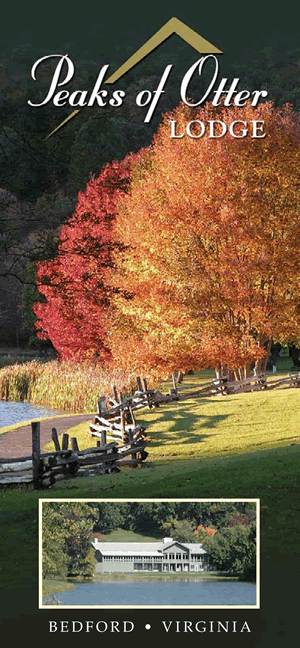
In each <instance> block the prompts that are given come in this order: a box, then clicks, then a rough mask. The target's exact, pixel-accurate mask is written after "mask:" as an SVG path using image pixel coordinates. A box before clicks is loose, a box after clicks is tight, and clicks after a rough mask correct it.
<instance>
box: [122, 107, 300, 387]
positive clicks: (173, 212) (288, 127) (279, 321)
mask: <svg viewBox="0 0 300 648" xmlns="http://www.w3.org/2000/svg"><path fill="white" fill-rule="evenodd" d="M170 119H173V120H176V122H177V133H180V134H181V133H183V132H184V131H185V130H186V126H187V124H188V122H189V121H190V120H191V119H193V120H200V121H202V122H203V123H205V124H207V123H208V121H209V120H215V119H218V120H222V121H223V122H224V123H225V124H226V125H227V126H229V124H230V123H231V122H233V121H235V120H243V121H245V122H247V124H248V125H249V127H251V125H252V121H253V120H261V121H263V122H264V131H265V132H266V136H265V137H264V138H260V139H253V138H251V136H250V135H249V134H248V135H247V136H246V137H241V138H233V137H232V136H231V135H230V134H229V133H228V132H227V133H226V134H225V135H224V136H223V137H220V138H216V139H212V138H209V136H208V133H207V132H206V133H205V135H203V137H201V138H197V139H196V138H191V137H188V136H185V137H183V138H180V139H171V138H170ZM194 132H196V131H194ZM239 134H240V133H239ZM299 144H300V120H299V114H297V113H295V112H294V111H293V110H292V108H291V107H289V106H286V107H284V108H282V109H279V108H278V109H276V108H275V107H274V106H273V105H272V104H271V103H266V104H262V105H260V106H259V107H257V108H253V107H251V105H250V104H249V103H248V104H247V105H246V106H245V107H244V108H243V109H241V108H237V107H234V108H225V107H221V108H214V107H212V106H211V104H207V105H206V106H205V107H204V108H201V109H200V110H198V112H197V114H195V113H192V111H191V110H190V109H188V108H187V107H186V106H183V105H181V106H179V108H178V109H176V110H175V111H174V112H173V113H172V114H168V115H166V116H165V117H164V120H163V123H162V125H161V127H160V129H159V131H158V134H157V136H156V137H155V140H154V143H153V146H152V149H151V150H149V151H148V153H147V154H145V155H144V156H143V158H142V159H141V160H139V162H138V163H137V164H136V165H135V167H134V171H133V174H132V181H131V190H130V193H128V194H127V195H126V196H124V197H122V199H121V200H120V201H119V206H118V214H117V219H116V221H115V226H114V237H115V238H116V239H118V240H121V241H122V242H123V243H124V246H125V247H124V249H123V251H122V253H121V254H117V255H116V256H115V263H116V264H117V266H118V273H117V274H115V275H114V278H113V281H114V282H115V285H118V286H119V287H122V289H123V290H122V292H119V293H117V294H116V296H115V308H116V312H115V319H114V325H113V328H112V329H111V333H110V335H111V337H110V347H111V349H112V352H113V355H114V357H115V359H116V360H117V362H118V363H119V364H121V365H122V364H123V366H124V365H125V366H126V365H128V364H130V366H131V367H132V368H135V369H136V370H140V371H141V370H142V369H144V370H145V369H152V370H153V368H155V367H157V370H159V371H160V372H162V371H163V370H165V371H166V372H168V371H170V370H171V369H174V368H175V367H177V368H178V367H181V368H189V367H192V366H198V367H201V366H202V367H204V366H208V365H210V366H213V367H215V368H216V369H217V370H219V371H222V370H223V369H224V368H225V367H226V368H229V369H230V370H232V371H234V372H235V375H236V376H237V377H243V376H245V375H248V373H249V369H250V364H251V362H256V367H257V369H259V365H260V361H261V359H262V358H263V357H264V356H266V351H267V347H268V346H269V345H270V343H271V340H272V338H276V339H279V340H281V341H286V340H289V339H299V332H300V308H299V304H300V286H299V269H300V212H299V198H300V171H299V169H300V166H299V161H300V160H299V158H300V149H299ZM126 291H127V292H128V293H131V295H133V298H130V299H124V292H126Z"/></svg>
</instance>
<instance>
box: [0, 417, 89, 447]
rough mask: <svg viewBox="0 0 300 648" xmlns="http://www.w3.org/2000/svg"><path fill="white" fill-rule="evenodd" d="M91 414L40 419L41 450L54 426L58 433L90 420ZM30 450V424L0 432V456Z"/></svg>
mask: <svg viewBox="0 0 300 648" xmlns="http://www.w3.org/2000/svg"><path fill="white" fill-rule="evenodd" d="M93 417H94V415H93V414H74V415H71V416H63V417H61V418H60V417H55V418H52V419H49V420H43V419H41V450H42V449H43V447H44V445H46V443H49V441H51V440H52V439H51V431H52V428H53V427H55V428H56V430H57V434H58V435H60V434H62V433H63V432H65V430H68V429H69V428H71V427H74V426H75V425H78V423H82V422H83V421H92V420H93ZM31 452H32V446H31V425H24V427H21V428H18V429H16V430H11V431H10V432H5V433H4V434H0V457H11V458H15V457H16V458H17V457H24V456H26V455H30V454H31Z"/></svg>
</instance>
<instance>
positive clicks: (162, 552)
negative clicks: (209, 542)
mask: <svg viewBox="0 0 300 648" xmlns="http://www.w3.org/2000/svg"><path fill="white" fill-rule="evenodd" d="M92 545H93V547H94V549H95V557H96V560H97V564H96V568H95V571H96V573H114V572H127V573H132V572H141V571H145V572H180V571H182V572H199V571H206V570H207V569H208V567H209V564H208V554H207V552H206V551H205V549H203V546H202V544H199V543H185V542H184V543H183V542H178V541H177V540H173V539H172V538H163V540H162V542H99V541H98V540H97V538H95V540H94V542H93V543H92Z"/></svg>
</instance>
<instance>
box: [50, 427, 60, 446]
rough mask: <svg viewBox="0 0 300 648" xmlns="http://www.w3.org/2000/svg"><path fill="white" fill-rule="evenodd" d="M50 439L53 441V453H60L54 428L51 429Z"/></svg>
mask: <svg viewBox="0 0 300 648" xmlns="http://www.w3.org/2000/svg"><path fill="white" fill-rule="evenodd" d="M51 438H52V441H53V443H54V445H55V452H60V445H59V440H58V434H57V431H56V428H52V432H51Z"/></svg>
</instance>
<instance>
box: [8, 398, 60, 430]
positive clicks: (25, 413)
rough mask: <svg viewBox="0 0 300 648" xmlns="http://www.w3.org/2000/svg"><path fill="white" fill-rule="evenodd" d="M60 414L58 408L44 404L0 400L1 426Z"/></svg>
mask: <svg viewBox="0 0 300 648" xmlns="http://www.w3.org/2000/svg"><path fill="white" fill-rule="evenodd" d="M57 414H60V412H58V411H57V410H52V409H50V408H49V407H43V405H31V403H22V402H15V401H2V400H1V401H0V427H6V426H8V425H14V424H15V423H22V421H31V420H32V419H37V418H45V417H47V416H55V415H57Z"/></svg>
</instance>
